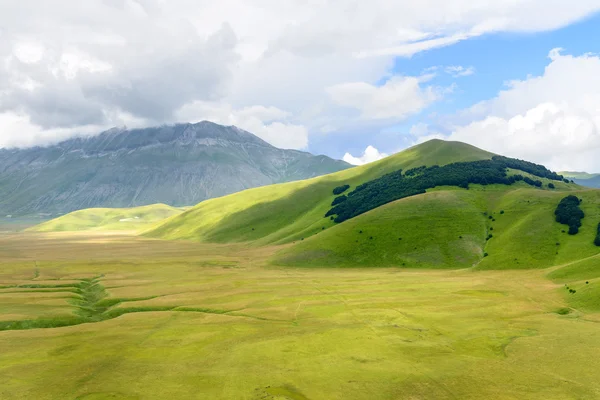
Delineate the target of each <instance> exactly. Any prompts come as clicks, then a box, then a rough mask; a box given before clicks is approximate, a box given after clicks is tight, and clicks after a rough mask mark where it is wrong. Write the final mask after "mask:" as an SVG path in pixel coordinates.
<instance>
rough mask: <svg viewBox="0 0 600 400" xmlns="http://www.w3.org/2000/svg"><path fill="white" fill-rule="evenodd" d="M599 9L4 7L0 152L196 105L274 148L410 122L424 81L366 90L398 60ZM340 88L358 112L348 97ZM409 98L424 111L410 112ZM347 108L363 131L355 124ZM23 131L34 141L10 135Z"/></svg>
mask: <svg viewBox="0 0 600 400" xmlns="http://www.w3.org/2000/svg"><path fill="white" fill-rule="evenodd" d="M541 8H543V10H544V12H543V13H540V12H539V9H541ZM599 9H600V5H598V2H597V1H596V0H580V1H577V2H570V3H566V2H564V1H562V0H526V1H521V2H515V1H512V0H495V1H492V0H482V1H478V2H473V1H471V0H458V1H454V2H451V3H449V2H447V1H442V0H432V1H428V2H425V3H419V4H416V3H414V4H413V3H410V4H409V3H407V2H390V1H388V0H374V1H371V2H360V1H354V0H352V1H349V2H340V1H337V0H322V1H318V2H316V3H315V2H298V1H296V0H261V1H260V2H258V3H257V2H248V1H241V0H222V1H219V2H202V1H201V2H198V1H194V0H173V1H169V2H165V1H162V0H144V1H141V0H87V1H86V2H85V6H74V5H73V2H72V1H71V0H54V1H52V2H48V1H41V0H21V1H19V2H10V1H3V2H0V27H1V28H0V114H1V115H2V120H3V121H7V120H10V121H12V122H11V123H10V124H9V123H5V125H2V126H0V129H1V131H0V132H1V133H0V135H2V136H4V137H3V138H1V139H0V145H2V143H29V141H28V140H31V143H36V142H37V141H38V140H39V141H40V142H47V141H51V140H56V139H57V138H59V137H61V138H62V137H63V136H64V135H67V136H68V135H73V134H79V133H81V132H87V130H88V129H92V128H91V127H94V129H95V128H96V127H97V128H98V131H101V130H102V129H105V128H109V127H111V126H115V125H122V124H123V123H124V122H129V123H131V124H136V125H154V124H162V123H169V122H174V121H176V120H178V118H179V117H180V116H181V110H182V109H184V108H185V107H188V108H189V107H191V106H190V105H193V104H196V103H198V102H201V103H208V104H219V105H223V104H224V105H226V107H229V108H230V109H231V110H233V111H234V113H233V114H234V115H235V117H234V118H233V117H232V118H229V119H228V120H236V121H242V120H243V121H255V124H254V125H252V126H255V127H256V129H258V130H259V132H256V133H257V134H260V135H262V136H263V137H265V138H268V140H271V141H273V143H280V142H279V140H280V139H279V138H280V137H288V138H289V137H299V138H302V137H304V136H306V130H308V131H310V132H312V131H317V132H324V131H335V130H340V129H344V128H345V127H346V126H347V125H345V123H346V124H347V122H344V121H349V120H350V121H351V123H353V124H354V123H357V122H359V123H361V124H366V123H368V120H369V119H379V120H380V119H385V118H388V117H392V118H402V117H403V116H406V115H409V114H410V113H414V112H418V111H419V110H421V109H423V108H424V107H426V106H427V105H428V104H430V103H431V102H432V101H435V99H436V98H437V97H436V96H437V94H436V93H435V91H433V92H428V89H427V88H423V87H422V86H423V84H422V82H415V81H414V79H418V78H410V77H403V78H396V79H392V80H391V82H390V83H389V85H388V84H386V85H384V86H385V87H384V88H383V89H382V88H376V87H374V86H372V85H370V84H369V83H367V82H376V81H378V80H379V79H380V78H381V77H382V76H384V75H385V74H386V71H387V70H388V68H389V67H390V65H391V61H392V59H393V57H395V56H398V55H400V56H406V57H409V56H412V55H414V54H416V53H418V52H421V51H426V50H429V49H432V48H437V47H441V46H449V45H452V44H453V43H456V42H458V41H461V40H467V39H469V38H471V37H475V36H480V35H482V34H485V33H489V32H500V31H510V32H518V31H543V30H549V29H555V28H558V27H561V26H565V25H568V24H570V23H572V22H574V21H576V20H578V19H581V18H584V17H586V16H587V15H590V14H591V13H592V12H594V11H597V10H599ZM232 10H234V12H232ZM398 27H402V28H401V29H400V28H398ZM456 73H458V74H460V73H463V74H466V73H467V72H466V71H456ZM326 88H333V89H332V90H333V93H334V95H333V97H334V98H335V99H337V103H334V104H331V102H330V97H329V96H331V93H330V92H328V91H326V90H325V89H326ZM344 90H346V91H350V92H351V93H353V94H352V96H353V97H352V99H353V100H352V102H351V103H350V102H349V101H344V99H340V97H339V95H340V94H341V93H342V92H343V91H344ZM336 94H337V95H336ZM403 96H408V97H406V98H415V99H416V100H417V103H416V104H415V105H411V106H406V105H402V106H401V107H400V104H399V99H401V98H403ZM411 96H413V97H411ZM340 100H341V101H340ZM257 104H259V105H260V104H263V105H272V106H274V107H276V108H278V109H280V110H286V112H288V113H289V114H290V115H287V116H285V117H283V116H279V117H278V118H275V119H273V120H270V121H269V120H266V119H265V118H263V117H264V115H260V116H259V115H258V114H256V113H257V112H258V110H253V111H251V112H250V111H247V110H246V109H250V108H252V107H255V105H257ZM340 107H341V108H340ZM395 108H396V109H397V110H398V113H395V112H394V109H395ZM350 109H354V110H358V111H359V112H360V116H361V118H359V121H357V120H353V119H349V118H348V116H349V115H348V114H347V113H346V112H347V111H348V110H350ZM242 110H246V111H245V112H246V113H250V114H252V115H251V116H249V115H244V114H243V113H241V111H242ZM240 113H241V114H240ZM257 120H258V121H261V124H262V125H259V124H258V122H256V121H257ZM15 121H20V122H18V124H19V126H26V127H27V129H26V130H25V132H30V134H27V135H28V136H27V137H28V138H29V139H27V140H25V139H23V140H21V139H19V138H16V137H14V136H16V135H18V134H17V133H14V132H17V131H13V130H12V129H13V128H10V127H14V123H16V122H15ZM245 123H247V124H248V126H250V125H251V124H250V122H245ZM128 126H130V125H128ZM9 128H10V129H9ZM31 132H35V133H31ZM281 132H287V133H285V134H282V133H281ZM7 135H11V136H13V137H12V138H10V139H6V136H7ZM305 140H306V139H298V141H296V142H293V143H292V142H288V143H291V144H289V145H290V146H294V147H301V146H305V145H303V143H304V141H305Z"/></svg>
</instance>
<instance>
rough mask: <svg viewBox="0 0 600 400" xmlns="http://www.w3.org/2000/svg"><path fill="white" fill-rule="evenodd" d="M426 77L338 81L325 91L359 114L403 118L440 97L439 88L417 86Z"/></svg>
mask: <svg viewBox="0 0 600 400" xmlns="http://www.w3.org/2000/svg"><path fill="white" fill-rule="evenodd" d="M427 79H428V77H421V78H418V77H401V76H394V77H392V78H391V79H389V80H388V81H387V82H386V83H385V84H384V85H382V86H374V85H371V84H368V83H365V82H352V83H342V84H339V85H335V86H331V87H329V88H327V92H328V93H329V96H330V97H331V99H332V100H333V101H334V102H335V103H336V104H339V105H341V106H343V107H349V108H354V109H357V110H359V111H360V116H361V118H365V119H387V118H393V119H403V118H405V117H406V116H408V115H410V114H415V113H418V112H419V111H421V110H422V109H424V108H425V107H427V106H428V105H430V104H431V103H433V102H434V101H436V100H438V99H440V98H441V96H442V90H441V89H439V88H435V87H433V86H427V87H422V86H421V84H422V83H423V82H424V81H426V80H427Z"/></svg>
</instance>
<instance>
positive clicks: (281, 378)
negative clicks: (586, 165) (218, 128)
mask: <svg viewBox="0 0 600 400" xmlns="http://www.w3.org/2000/svg"><path fill="white" fill-rule="evenodd" d="M277 249H278V248H275V247H272V248H247V247H244V246H242V245H206V244H198V243H188V242H169V241H159V240H150V239H141V238H136V237H133V236H128V235H127V234H110V233H103V234H101V233H95V234H33V233H21V234H4V235H0V398H2V399H105V398H106V399H162V398H174V399H187V398H198V399H249V400H254V399H293V400H306V399H311V400H321V399H597V398H600V379H599V378H600V358H599V357H598V350H597V349H598V346H599V345H600V325H599V323H600V314H597V313H586V312H583V311H580V310H578V309H577V308H576V307H574V306H573V305H572V304H571V305H569V303H567V299H568V294H566V292H565V290H564V285H563V284H558V283H553V282H552V281H551V280H549V279H548V278H547V277H546V275H547V274H548V272H549V270H533V271H506V270H505V271H474V270H453V271H448V270H443V271H432V270H409V269H396V268H386V269H321V268H320V269H296V268H281V267H277V266H272V265H269V264H268V263H267V261H266V260H267V259H268V258H269V257H270V256H271V255H272V254H273V252H274V251H276V250H277Z"/></svg>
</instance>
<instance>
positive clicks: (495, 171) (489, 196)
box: [143, 140, 600, 269]
mask: <svg viewBox="0 0 600 400" xmlns="http://www.w3.org/2000/svg"><path fill="white" fill-rule="evenodd" d="M422 166H427V167H433V168H423V167H422ZM419 167H420V168H419ZM415 168H416V169H415ZM461 168H462V170H461ZM400 170H404V171H400ZM457 170H458V171H463V172H461V174H464V175H460V176H458V178H457V177H456V176H455V173H456V171H457ZM464 171H467V172H468V173H470V174H471V175H470V178H469V179H471V182H463V181H462V176H468V175H469V174H468V173H465V172H464ZM436 174H438V175H441V176H443V177H444V179H447V180H448V181H449V182H451V181H453V180H454V182H456V183H443V182H442V183H440V184H439V185H438V184H431V182H430V180H432V179H433V177H435V176H436ZM412 179H417V180H414V181H413V180H412ZM456 179H458V180H456ZM465 179H466V178H465ZM381 182H383V184H382V183H381ZM386 182H387V183H386ZM398 182H400V183H401V184H402V185H409V186H408V187H412V186H411V185H416V184H417V183H419V182H421V183H423V182H425V183H426V184H428V185H429V186H427V187H428V188H427V190H420V191H414V192H411V193H408V194H407V195H406V196H397V197H395V198H386V197H385V196H386V195H387V194H389V192H393V186H394V185H395V184H397V183H398ZM477 182H483V183H484V184H477ZM342 185H348V186H349V188H348V189H347V191H346V192H344V194H343V195H341V196H340V197H344V196H346V194H348V193H350V195H349V196H348V198H347V200H346V201H345V202H342V203H341V204H342V205H345V204H351V203H354V205H353V207H358V208H359V209H361V210H362V211H360V212H358V214H356V213H355V214H352V215H350V218H349V219H348V218H346V219H347V220H346V219H343V218H342V219H340V218H339V217H340V215H341V214H340V213H342V214H343V211H344V210H341V211H340V210H337V212H334V213H333V214H331V217H328V215H330V213H331V211H335V210H336V209H335V208H332V202H333V201H334V199H336V195H335V194H334V193H333V189H334V188H337V187H340V186H342ZM459 186H462V187H459ZM415 187H416V186H415ZM465 188H467V189H468V190H465ZM341 189H343V187H342V188H341ZM360 191H362V192H360ZM570 194H574V195H576V196H578V197H579V198H580V199H583V202H582V204H581V207H582V209H583V210H584V212H585V218H584V219H583V224H582V226H581V228H580V231H579V233H578V234H577V235H569V234H567V233H566V232H567V230H569V227H567V226H565V225H561V224H559V223H557V222H556V220H555V215H554V211H555V209H556V207H557V205H558V204H559V202H560V201H561V199H563V198H564V197H566V196H567V195H570ZM356 199H358V200H357V201H355V200H356ZM369 202H372V203H373V206H372V207H370V206H369V204H368V203H369ZM599 202H600V191H598V190H593V189H585V188H582V187H581V186H579V185H576V184H572V183H567V182H565V181H564V180H563V179H562V177H561V176H560V175H558V174H555V173H553V172H551V171H549V170H547V169H546V168H544V167H543V166H540V165H536V164H532V163H527V162H524V161H520V160H514V159H509V158H505V157H498V156H495V155H494V154H492V153H488V152H485V151H483V150H480V149H478V148H475V147H473V146H470V145H467V144H464V143H460V142H445V141H440V140H433V141H429V142H426V143H423V144H420V145H418V146H415V147H413V148H410V149H408V150H406V151H403V152H401V153H398V154H395V155H393V156H390V157H388V158H385V159H383V160H381V161H378V162H375V163H372V164H368V165H365V166H361V167H357V168H352V169H349V170H346V171H341V172H337V173H333V174H329V175H326V176H322V177H318V178H314V179H309V180H305V181H299V182H293V183H286V184H280V185H272V186H268V187H262V188H256V189H251V190H246V191H243V192H240V193H236V194H232V195H229V196H225V197H222V198H218V199H211V200H207V201H204V202H202V203H200V204H198V205H197V206H196V207H193V208H191V209H189V210H187V211H186V212H184V213H182V214H180V215H178V216H175V217H172V218H169V219H167V220H165V221H162V222H159V223H158V224H157V225H156V226H154V227H152V228H150V229H149V230H148V231H146V232H144V233H143V235H145V236H147V237H152V238H160V239H185V240H197V241H202V242H216V243H231V242H246V243H248V244H250V245H252V246H260V245H283V244H286V246H284V247H283V248H282V250H281V251H280V252H279V253H278V254H277V256H276V257H275V258H274V259H272V262H273V263H275V264H276V265H288V266H295V267H319V266H328V267H369V266H380V267H385V266H405V267H407V268H408V267H410V268H469V267H473V266H477V268H480V269H486V268H513V269H515V268H517V269H522V268H543V267H548V266H552V265H559V264H567V263H569V262H574V261H576V260H579V259H581V258H582V257H583V258H585V257H590V256H594V255H596V254H598V252H599V249H598V247H596V246H595V245H594V238H595V235H596V231H597V226H598V223H599V222H600V210H598V209H597V206H596V204H598V203H599ZM342 208H343V207H342ZM330 210H331V211H330ZM336 215H337V217H336ZM334 219H335V221H334ZM338 220H343V222H341V223H337V222H336V221H338Z"/></svg>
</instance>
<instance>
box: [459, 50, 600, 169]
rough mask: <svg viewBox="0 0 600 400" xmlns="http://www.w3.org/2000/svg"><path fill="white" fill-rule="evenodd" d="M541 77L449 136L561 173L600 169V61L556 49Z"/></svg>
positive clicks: (516, 85)
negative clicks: (563, 52) (545, 166)
mask: <svg viewBox="0 0 600 400" xmlns="http://www.w3.org/2000/svg"><path fill="white" fill-rule="evenodd" d="M549 57H550V63H549V64H548V66H547V67H546V68H545V70H544V73H543V74H542V75H540V76H534V77H530V78H528V79H525V80H523V81H513V82H510V84H509V88H508V89H507V90H504V91H502V92H500V93H499V94H498V96H497V97H495V98H494V99H491V100H488V101H485V102H482V103H479V104H477V105H475V106H474V107H472V108H471V109H469V110H467V111H466V112H465V113H463V115H461V116H460V118H461V119H464V118H468V119H470V120H471V121H470V122H468V123H466V124H460V125H458V126H455V127H454V129H453V132H452V134H451V135H450V136H449V138H450V139H452V140H461V141H466V142H469V143H472V144H474V145H476V146H479V147H483V148H485V149H487V150H490V151H494V152H496V153H501V154H506V155H509V156H514V157H520V158H524V159H528V160H533V161H537V162H540V163H543V164H546V165H548V166H549V167H552V168H554V169H556V170H573V169H575V170H580V169H590V168H593V169H594V171H600V159H598V156H597V155H598V153H599V152H600V57H599V56H595V55H591V54H587V55H582V56H579V57H575V56H572V55H564V54H562V53H561V52H560V51H559V50H557V49H555V50H552V51H551V52H550V55H549Z"/></svg>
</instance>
